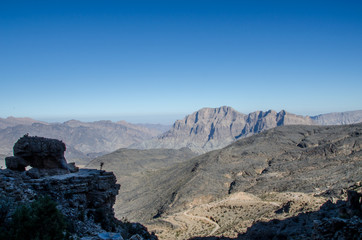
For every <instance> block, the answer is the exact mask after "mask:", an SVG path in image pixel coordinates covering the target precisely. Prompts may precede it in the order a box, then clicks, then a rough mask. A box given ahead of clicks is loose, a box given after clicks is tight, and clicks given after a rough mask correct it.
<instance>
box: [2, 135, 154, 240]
mask: <svg viewBox="0 0 362 240" xmlns="http://www.w3.org/2000/svg"><path fill="white" fill-rule="evenodd" d="M62 144H63V143H61V142H60V141H58V140H54V139H45V138H38V137H28V136H24V137H23V138H21V139H19V141H18V142H17V143H16V144H15V146H14V152H15V153H16V155H15V156H14V157H8V158H6V165H7V167H8V168H7V169H5V170H0V193H1V200H2V201H1V205H0V208H1V211H0V212H1V216H2V218H1V221H3V222H1V227H3V226H4V225H5V226H6V224H7V223H8V222H9V221H10V220H11V218H12V214H14V211H15V209H16V208H17V207H18V206H19V205H21V204H26V203H29V202H32V201H34V200H35V199H37V198H39V197H40V196H42V195H47V196H49V197H51V198H52V199H53V200H54V201H56V203H57V204H58V209H59V210H60V211H61V213H62V214H64V216H65V217H66V221H67V224H68V231H70V233H71V235H72V236H73V237H74V238H76V239H79V238H80V239H83V240H97V239H118V240H122V239H132V240H137V239H138V240H142V239H157V237H155V236H153V235H151V234H149V233H148V232H147V229H146V228H145V227H143V226H142V225H141V224H138V223H128V222H127V223H125V222H121V221H119V220H118V219H116V218H115V217H114V210H113V205H114V203H115V199H116V195H117V194H118V192H119V189H120V185H119V184H117V183H116V178H115V176H114V174H113V173H112V172H106V171H104V170H96V169H81V170H78V169H77V168H76V167H75V166H74V165H72V164H67V163H66V161H65V159H64V148H62V147H60V148H57V146H62ZM63 145H64V144H63ZM44 146H45V147H44ZM18 150H21V151H18ZM38 150H40V151H38ZM52 156H53V157H52ZM24 161H25V162H26V165H27V164H29V165H30V166H32V167H33V168H31V169H30V170H28V171H26V170H25V169H22V168H19V167H17V166H15V163H19V164H22V163H23V162H24ZM64 161H65V162H64ZM60 162H62V163H63V164H65V166H69V167H64V165H63V164H60V165H59V164H58V163H60ZM64 171H65V172H64ZM3 200H4V201H3ZM3 203H7V204H5V205H4V204H3ZM49 224H52V223H49ZM36 230H37V229H34V231H36ZM107 236H108V237H107ZM111 236H115V237H114V238H112V237H111Z"/></svg>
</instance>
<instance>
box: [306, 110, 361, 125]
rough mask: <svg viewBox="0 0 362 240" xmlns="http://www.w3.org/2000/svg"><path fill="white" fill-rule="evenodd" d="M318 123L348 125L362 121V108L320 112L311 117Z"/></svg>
mask: <svg viewBox="0 0 362 240" xmlns="http://www.w3.org/2000/svg"><path fill="white" fill-rule="evenodd" d="M311 118H312V119H313V121H314V122H315V123H316V124H318V125H346V124H353V123H359V122H362V110H358V111H348V112H340V113H338V112H335V113H327V114H320V115H317V116H314V117H311Z"/></svg>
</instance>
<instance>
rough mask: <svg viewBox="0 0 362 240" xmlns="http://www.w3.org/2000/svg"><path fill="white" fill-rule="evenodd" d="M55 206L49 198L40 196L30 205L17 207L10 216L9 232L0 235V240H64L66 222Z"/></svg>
mask: <svg viewBox="0 0 362 240" xmlns="http://www.w3.org/2000/svg"><path fill="white" fill-rule="evenodd" d="M56 206H57V204H56V202H54V201H53V200H52V199H51V198H50V197H48V196H42V197H39V198H38V199H37V200H36V201H34V202H32V203H31V204H28V205H22V206H20V207H18V208H17V209H16V211H15V213H14V215H13V216H12V221H11V223H10V224H9V230H8V231H7V233H3V234H2V235H0V239H8V240H63V239H66V237H65V236H66V233H67V231H66V222H65V219H64V216H63V214H62V213H61V212H60V211H59V210H58V209H57V208H56Z"/></svg>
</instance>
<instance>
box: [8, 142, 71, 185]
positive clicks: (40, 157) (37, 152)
mask: <svg viewBox="0 0 362 240" xmlns="http://www.w3.org/2000/svg"><path fill="white" fill-rule="evenodd" d="M13 150H14V156H12V157H7V158H5V163H6V167H7V168H8V169H11V170H15V171H25V169H26V167H28V166H30V167H32V170H31V171H30V172H29V175H32V176H33V177H36V178H39V177H41V176H48V175H58V174H66V173H69V172H76V171H78V168H76V167H75V165H74V164H67V160H66V159H65V157H64V152H65V150H66V146H65V144H64V143H63V142H62V141H59V140H57V139H50V138H43V137H36V136H35V137H30V136H28V135H24V136H23V137H21V138H20V139H19V140H18V141H17V142H16V143H15V145H14V148H13Z"/></svg>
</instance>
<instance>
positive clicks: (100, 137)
mask: <svg viewBox="0 0 362 240" xmlns="http://www.w3.org/2000/svg"><path fill="white" fill-rule="evenodd" d="M15 122H16V121H15ZM26 133H29V134H30V135H33V136H35V135H36V136H42V137H48V138H56V139H60V140H62V141H63V142H65V144H66V145H67V151H66V158H67V159H68V160H70V161H75V162H77V164H86V163H88V162H89V160H91V159H93V158H95V157H97V156H99V155H103V154H106V153H110V152H112V151H115V150H117V149H119V148H122V147H128V146H129V145H131V144H134V143H140V142H142V141H144V140H146V139H149V138H152V137H155V136H157V135H158V134H160V133H161V131H160V130H158V129H157V127H156V128H152V127H150V128H147V127H144V126H138V125H133V124H130V123H127V122H124V121H122V122H116V123H114V122H111V121H98V122H90V123H88V122H80V121H76V120H71V121H67V122H64V123H56V124H45V123H32V124H31V125H16V126H12V127H7V128H5V129H0V153H1V154H3V155H10V154H11V153H12V152H11V148H12V145H13V143H14V142H15V141H16V140H17V139H19V137H21V136H23V135H24V134H26Z"/></svg>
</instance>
